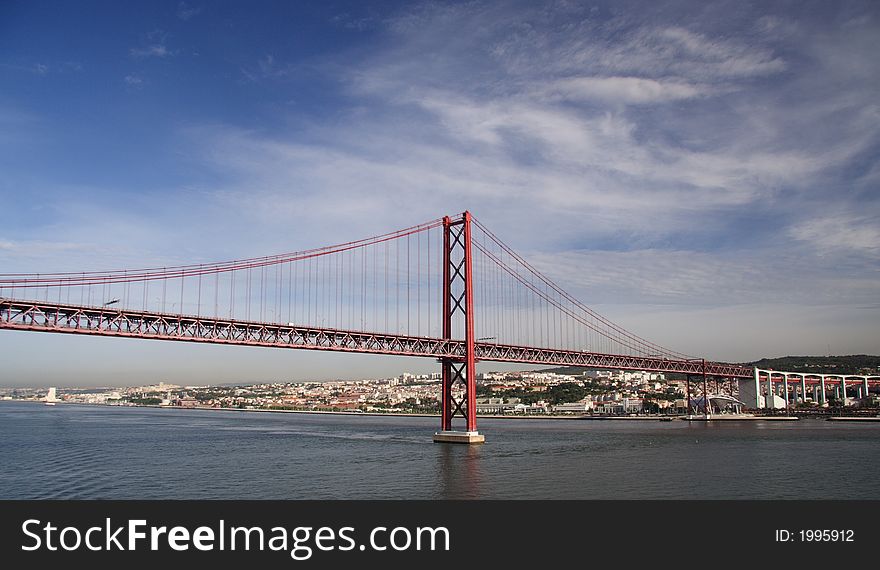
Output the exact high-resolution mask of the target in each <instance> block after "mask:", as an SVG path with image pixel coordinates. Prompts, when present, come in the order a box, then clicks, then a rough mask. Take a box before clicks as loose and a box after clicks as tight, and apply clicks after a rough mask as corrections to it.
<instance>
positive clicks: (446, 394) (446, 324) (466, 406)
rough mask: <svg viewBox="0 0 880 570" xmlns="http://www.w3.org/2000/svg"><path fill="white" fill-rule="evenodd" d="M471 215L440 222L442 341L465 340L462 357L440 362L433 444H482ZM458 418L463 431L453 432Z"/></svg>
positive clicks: (458, 356)
mask: <svg viewBox="0 0 880 570" xmlns="http://www.w3.org/2000/svg"><path fill="white" fill-rule="evenodd" d="M471 260H472V257H471V214H470V212H464V213H463V214H462V215H461V218H460V219H455V220H453V219H452V218H450V217H449V216H446V217H444V218H443V320H442V322H443V339H444V340H451V339H452V338H453V334H454V333H456V332H457V333H458V334H463V336H464V347H465V349H464V354H462V355H456V356H454V357H444V358H442V359H440V363H441V367H442V394H441V418H440V431H438V432H436V433H435V434H434V441H435V442H436V443H483V442H484V441H485V440H486V439H485V437H484V436H483V435H481V434H480V433H478V432H477V384H476V357H475V350H474V289H473V270H472V263H471ZM456 415H458V416H461V417H462V418H464V420H465V424H466V429H465V431H456V430H454V429H453V425H452V419H453V418H454V417H455V416H456Z"/></svg>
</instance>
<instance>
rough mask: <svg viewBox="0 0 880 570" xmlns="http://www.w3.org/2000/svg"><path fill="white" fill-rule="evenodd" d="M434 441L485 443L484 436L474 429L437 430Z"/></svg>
mask: <svg viewBox="0 0 880 570" xmlns="http://www.w3.org/2000/svg"><path fill="white" fill-rule="evenodd" d="M434 443H468V444H471V443H486V436H484V435H483V434H481V433H479V432H476V431H446V430H444V431H438V432H435V433H434Z"/></svg>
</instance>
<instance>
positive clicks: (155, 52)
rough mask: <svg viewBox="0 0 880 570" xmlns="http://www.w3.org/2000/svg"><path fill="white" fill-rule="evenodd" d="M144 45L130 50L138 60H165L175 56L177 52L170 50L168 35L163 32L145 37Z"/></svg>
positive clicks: (157, 31)
mask: <svg viewBox="0 0 880 570" xmlns="http://www.w3.org/2000/svg"><path fill="white" fill-rule="evenodd" d="M144 39H145V41H144V42H143V45H141V46H139V47H133V48H131V49H130V50H129V54H130V55H131V56H132V57H134V58H136V59H146V58H150V57H157V58H165V57H171V56H173V55H175V52H174V51H172V50H170V49H168V46H167V45H166V44H167V39H168V34H167V32H165V31H163V30H153V31H152V32H150V33H148V34H147V35H146V36H145V38H144Z"/></svg>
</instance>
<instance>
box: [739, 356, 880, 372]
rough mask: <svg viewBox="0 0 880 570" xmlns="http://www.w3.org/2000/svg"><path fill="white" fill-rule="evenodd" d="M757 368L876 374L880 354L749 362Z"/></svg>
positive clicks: (795, 357)
mask: <svg viewBox="0 0 880 570" xmlns="http://www.w3.org/2000/svg"><path fill="white" fill-rule="evenodd" d="M749 364H750V365H751V366H757V367H758V368H772V369H773V370H785V371H787V372H824V373H827V374H861V373H869V374H876V373H878V372H880V356H870V355H867V354H852V355H849V356H782V357H779V358H762V359H761V360H758V361H756V362H751V363H749Z"/></svg>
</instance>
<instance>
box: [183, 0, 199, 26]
mask: <svg viewBox="0 0 880 570" xmlns="http://www.w3.org/2000/svg"><path fill="white" fill-rule="evenodd" d="M203 9H204V8H203V6H198V7H195V6H190V5H189V4H187V3H186V2H181V3H180V4H178V5H177V17H178V18H180V19H181V20H183V21H184V22H186V21H188V20H190V19H192V18H195V17H196V16H198V15H199V14H201V13H202V10H203Z"/></svg>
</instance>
